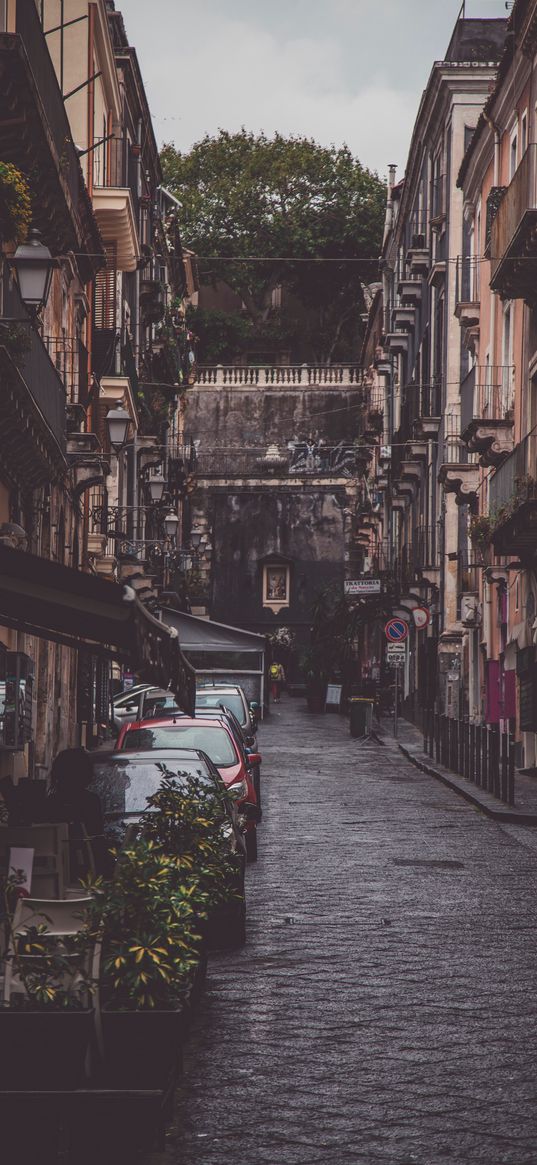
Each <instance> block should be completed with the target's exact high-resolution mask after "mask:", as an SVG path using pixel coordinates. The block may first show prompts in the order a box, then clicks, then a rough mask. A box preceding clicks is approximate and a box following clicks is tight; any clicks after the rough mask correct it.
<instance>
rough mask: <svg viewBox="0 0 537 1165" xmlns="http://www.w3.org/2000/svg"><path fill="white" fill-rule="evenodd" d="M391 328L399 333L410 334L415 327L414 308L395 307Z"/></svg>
mask: <svg viewBox="0 0 537 1165" xmlns="http://www.w3.org/2000/svg"><path fill="white" fill-rule="evenodd" d="M392 319H393V326H394V328H396V329H397V331H400V332H412V331H413V330H414V328H415V325H416V308H415V307H396V308H394V310H393V316H392Z"/></svg>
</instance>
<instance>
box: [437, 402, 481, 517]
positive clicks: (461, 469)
mask: <svg viewBox="0 0 537 1165" xmlns="http://www.w3.org/2000/svg"><path fill="white" fill-rule="evenodd" d="M443 428H444V434H443V438H444V439H443V444H442V453H441V456H442V461H441V464H440V468H439V472H438V480H439V482H440V484H441V485H443V487H444V490H445V492H446V493H453V494H455V500H456V502H457V505H460V506H462V505H468V504H469V503H473V502H474V501H475V498H476V496H477V490H478V488H479V479H480V478H479V473H480V471H479V465H478V464H477V454H475V453H469V452H468V449H467V448H465V445H464V442H463V440H462V437H461V422H460V419H459V417H457V416H455V415H451V414H448V415H447V416H445V417H444V422H443Z"/></svg>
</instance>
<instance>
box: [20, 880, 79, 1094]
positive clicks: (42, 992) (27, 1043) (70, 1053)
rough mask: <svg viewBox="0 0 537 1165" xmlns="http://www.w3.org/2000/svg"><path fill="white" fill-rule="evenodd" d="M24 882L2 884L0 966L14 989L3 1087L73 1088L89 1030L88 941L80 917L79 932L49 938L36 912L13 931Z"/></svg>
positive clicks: (23, 1089)
mask: <svg viewBox="0 0 537 1165" xmlns="http://www.w3.org/2000/svg"><path fill="white" fill-rule="evenodd" d="M22 880H23V879H22V877H21V876H20V874H19V873H17V871H14V872H13V873H11V874H10V875H9V876H7V877H5V878H4V879H3V880H2V930H3V944H4V945H3V950H4V955H3V960H2V961H3V963H4V969H5V971H7V970H8V969H9V973H10V978H11V980H13V981H14V985H15V984H16V986H17V988H18V989H17V990H16V991H13V992H12V994H11V996H10V999H9V1000H8V1001H7V1002H5V1003H4V1005H3V1006H2V1007H0V1039H1V1041H2V1047H3V1048H4V1050H5V1054H4V1055H3V1056H2V1058H1V1061H0V1089H1V1090H6V1089H9V1090H14V1091H17V1090H21V1091H32V1090H40V1091H48V1090H58V1089H74V1088H77V1087H79V1086H80V1085H81V1084H82V1083H83V1080H84V1075H85V1063H86V1057H87V1053H88V1049H89V1045H90V1039H91V1033H92V1026H93V1011H92V1003H91V993H92V984H91V981H90V976H89V960H90V958H91V951H92V943H91V939H90V937H89V935H88V933H87V931H86V929H85V927H84V925H83V920H82V919H81V929H80V932H79V933H77V934H74V935H66V936H62V937H61V938H59V937H57V936H56V935H47V930H48V927H47V923H46V920H45V922H43V921H42V920H43V918H44V917H45V916H44V915H43V914H41V913H40V915H39V916H38V920H36V922H35V924H30V923H29V924H28V925H25V926H24V928H22V927H21V928H17V932H16V933H15V926H14V923H15V924H16V919H17V912H16V907H17V903H18V900H19V897H20V895H21V893H23V891H22Z"/></svg>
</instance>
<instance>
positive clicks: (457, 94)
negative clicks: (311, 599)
mask: <svg viewBox="0 0 537 1165" xmlns="http://www.w3.org/2000/svg"><path fill="white" fill-rule="evenodd" d="M504 37H505V21H504V20H490V21H484V20H474V19H463V18H461V19H459V20H458V21H457V24H456V26H455V30H454V33H453V36H452V39H451V42H450V44H449V46H448V49H447V52H446V57H445V59H444V60H443V61H438V62H436V63H435V64H434V66H433V69H432V72H431V75H430V78H429V82H428V85H427V88H426V90H425V93H424V95H423V98H422V102H421V105H420V109H419V112H418V116H417V120H416V124H415V127H414V132H413V136H412V142H411V146H410V153H409V158H408V162H407V167H406V172H405V176H404V178H403V179H402V180H401V181H400V182H399V183H396V180H395V173H394V170H393V169H392V171H391V173H390V182H389V187H388V205H387V215H386V230H385V239H384V246H383V254H382V286H381V288H379V290H378V292H377V295H376V296H375V299H374V302H373V306H372V310H371V314H370V320H369V326H368V332H367V336H366V342H365V346H364V365H365V375H366V379H367V383H368V390H369V394H370V400H371V410H372V412H373V415H374V417H376V416H377V415H378V414H379V413H381V414H382V418H383V420H382V425H383V430H382V438H381V441H379V451H378V453H377V454H376V455H375V462H374V474H375V485H376V488H377V489H378V491H379V492H380V493H381V495H382V498H383V502H382V507H381V517H380V518H379V519H378V520H377V522H376V523H375V527H374V538H373V539H372V538H371V531H366V539H365V546H366V547H367V548H368V553H371V551H372V552H373V554H375V553H376V555H377V558H378V560H379V561H381V562H382V564H383V566H384V571H385V575H386V579H387V580H391V583H392V592H391V593H392V596H393V601H392V605H393V610H394V612H395V613H397V612H398V611H399V612H400V613H401V616H402V617H403V618H405V619H407V620H408V622H409V627H410V638H409V647H408V651H407V657H406V666H405V674H404V695H405V700H406V707H407V709H408V711H409V713H410V714H411V715H413V716H415V717H416V718H421V717H422V715H423V712H424V709H425V708H427V707H432V706H433V705H436V707H437V708H441V709H442V710H443V711H445V712H446V713H449V714H451V715H454V716H458V715H462V714H463V712H465V711H466V707H467V692H466V688H465V685H464V683H463V682H462V675H463V672H464V670H465V667H466V665H467V639H466V631H465V627H464V612H463V609H462V596H463V595H464V594H466V593H467V592H471V591H472V589H473V587H474V585H475V584H474V582H473V578H474V574H473V569H474V568H473V562H472V556H471V547H470V544H469V541H468V507H469V505H470V504H473V501H474V499H475V496H476V490H477V488H478V476H479V467H478V465H477V454H476V453H475V452H474V451H472V450H469V449H468V448H467V447H466V446H465V445H464V444H463V442H462V440H461V432H462V429H461V424H462V422H461V383H463V382H464V381H465V379H466V376H467V373H468V369H469V362H470V359H471V358H470V356H469V353H468V350H467V348H466V347H465V346H464V344H463V343H462V342H461V328H460V322H459V318H458V316H459V314H460V313H459V312H458V310H457V314H456V309H458V307H459V300H460V292H459V291H458V288H459V286H460V283H459V282H458V280H460V278H461V272H460V269H459V263H460V260H459V257H460V255H461V254H463V253H464V244H465V241H466V239H467V225H466V223H465V218H464V200H463V195H462V192H461V191H460V189H458V187H457V175H458V173H459V168H460V165H461V162H462V159H463V157H464V155H465V152H466V149H467V147H468V143H469V140H470V138H471V137H472V134H473V131H474V129H475V127H476V125H477V123H478V120H479V117H480V114H481V112H482V109H483V105H484V103H485V100H486V98H487V95H488V93H489V90H490V86H491V84H492V82H493V79H494V77H495V74H496V68H497V62H498V60H499V58H500V56H501V52H502V49H503V44H504ZM417 606H420V607H423V608H424V609H425V610H426V612H427V613H428V615H429V621H428V624H427V625H424V626H421V627H420V628H419V629H418V628H417V627H416V626H415V625H414V620H413V618H412V614H411V612H412V610H413V609H414V608H416V607H417Z"/></svg>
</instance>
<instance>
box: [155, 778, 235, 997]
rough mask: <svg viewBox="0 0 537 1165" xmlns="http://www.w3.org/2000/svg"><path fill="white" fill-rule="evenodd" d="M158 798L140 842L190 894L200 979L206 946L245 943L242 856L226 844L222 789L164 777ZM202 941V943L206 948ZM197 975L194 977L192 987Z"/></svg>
mask: <svg viewBox="0 0 537 1165" xmlns="http://www.w3.org/2000/svg"><path fill="white" fill-rule="evenodd" d="M163 773H164V780H163V782H162V785H161V787H160V789H159V790H158V792H157V793H155V794H154V795H153V796H152V797H148V799H147V801H148V810H147V813H146V814H145V815H144V819H143V822H142V832H143V836H144V837H145V838H147V839H148V840H151V841H153V842H154V843H155V844H156V845H158V846H159V847H160V848H161V849H162V850H163V851H164V853H166V854H167V855H169V856H170V857H172V858H173V860H174V861H175V863H176V867H177V875H178V878H179V879H180V881H182V882H183V883H184V882H186V884H187V885H188V887H189V892H190V893H191V894H192V893H194V901H195V902H196V903H197V904H199V906H197V909H198V910H199V915H198V928H199V933H200V935H202V936H203V941H202V946H201V948H200V964H201V974H202V975H203V970H204V966H205V961H206V960H205V957H204V953H203V952H204V949H205V946H206V945H208V946H215V945H216V946H219V947H221V946H240V945H242V943H243V942H244V939H245V902H244V853H243V852H242V851H241V852H239V851H238V850H237V849H236V848H235V846H234V845H233V839H231V841H230V837H229V835H228V834H229V831H228V829H227V828H225V826H226V821H227V820H228V816H227V810H226V807H225V801H226V800H227V799H228V798H227V794H226V792H225V789H224V788H222V790H221V791H219V790H218V789H217V788H215V787H214V786H213V785H207V784H204V783H202V782H201V781H200V780H199V779H197V778H196V777H192V776H188V777H186V778H182V779H181V788H180V790H178V788H177V783H176V780H175V778H174V777H173V776H172V775H171V774H170V775H167V774H166V769H165V766H163ZM205 940H206V942H205ZM197 979H198V972H197V971H196V977H195V981H194V982H196V981H197Z"/></svg>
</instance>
